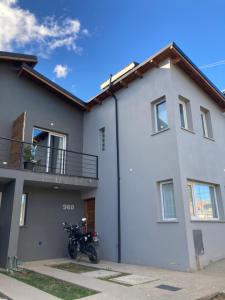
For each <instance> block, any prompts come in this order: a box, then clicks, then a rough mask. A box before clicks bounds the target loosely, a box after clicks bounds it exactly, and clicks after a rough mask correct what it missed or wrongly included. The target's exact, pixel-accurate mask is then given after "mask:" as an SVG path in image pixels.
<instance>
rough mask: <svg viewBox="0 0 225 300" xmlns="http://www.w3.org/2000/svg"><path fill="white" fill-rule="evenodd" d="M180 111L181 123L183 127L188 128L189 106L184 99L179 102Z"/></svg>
mask: <svg viewBox="0 0 225 300" xmlns="http://www.w3.org/2000/svg"><path fill="white" fill-rule="evenodd" d="M179 111H180V125H181V127H182V128H185V129H188V122H187V108H186V103H185V102H184V101H180V102H179Z"/></svg>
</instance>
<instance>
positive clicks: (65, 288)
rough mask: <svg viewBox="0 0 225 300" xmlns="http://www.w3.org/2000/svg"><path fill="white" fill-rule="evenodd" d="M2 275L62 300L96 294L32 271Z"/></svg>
mask: <svg viewBox="0 0 225 300" xmlns="http://www.w3.org/2000/svg"><path fill="white" fill-rule="evenodd" d="M4 274H5V275H8V276H10V277H13V278H15V279H17V280H20V281H22V282H24V283H26V284H29V285H31V286H33V287H36V288H38V289H40V290H42V291H44V292H46V293H48V294H51V295H53V296H56V297H58V298H60V299H63V300H74V299H80V298H82V297H87V296H91V295H94V294H96V293H97V292H96V291H92V290H89V289H86V288H83V287H81V286H78V285H75V284H71V283H69V282H65V281H63V280H59V279H55V278H53V277H50V276H46V275H42V274H39V273H36V272H33V271H28V270H23V271H18V272H13V273H6V272H4Z"/></svg>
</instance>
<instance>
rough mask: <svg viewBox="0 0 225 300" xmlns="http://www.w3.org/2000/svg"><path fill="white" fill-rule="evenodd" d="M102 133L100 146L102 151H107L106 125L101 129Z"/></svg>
mask: <svg viewBox="0 0 225 300" xmlns="http://www.w3.org/2000/svg"><path fill="white" fill-rule="evenodd" d="M99 133H100V148H101V151H105V127H102V128H101V129H99Z"/></svg>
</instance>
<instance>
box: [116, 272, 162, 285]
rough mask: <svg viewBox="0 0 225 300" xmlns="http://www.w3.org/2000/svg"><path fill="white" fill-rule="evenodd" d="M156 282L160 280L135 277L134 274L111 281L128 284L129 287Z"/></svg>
mask: <svg viewBox="0 0 225 300" xmlns="http://www.w3.org/2000/svg"><path fill="white" fill-rule="evenodd" d="M155 280H158V279H157V278H154V277H148V276H140V275H133V274H132V275H125V276H120V277H118V278H112V279H111V281H115V282H118V283H122V284H127V285H137V284H142V283H147V282H152V281H155Z"/></svg>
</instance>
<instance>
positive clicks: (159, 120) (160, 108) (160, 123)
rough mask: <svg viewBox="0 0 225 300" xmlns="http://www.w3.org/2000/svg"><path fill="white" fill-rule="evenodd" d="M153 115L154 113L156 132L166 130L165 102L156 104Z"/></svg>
mask: <svg viewBox="0 0 225 300" xmlns="http://www.w3.org/2000/svg"><path fill="white" fill-rule="evenodd" d="M155 113H156V130H157V131H160V130H163V129H165V128H168V120H167V110H166V101H162V102H160V103H156V106H155Z"/></svg>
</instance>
